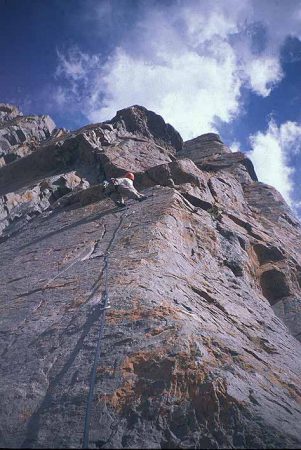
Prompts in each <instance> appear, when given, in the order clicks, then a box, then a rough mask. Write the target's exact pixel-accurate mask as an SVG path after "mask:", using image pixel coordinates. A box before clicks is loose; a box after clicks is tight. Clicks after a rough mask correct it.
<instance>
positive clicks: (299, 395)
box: [268, 371, 301, 404]
mask: <svg viewBox="0 0 301 450" xmlns="http://www.w3.org/2000/svg"><path fill="white" fill-rule="evenodd" d="M268 379H269V381H270V382H271V383H273V385H275V384H277V385H278V386H280V387H281V389H285V390H286V391H287V392H288V395H289V396H290V397H291V398H292V399H294V400H295V401H296V402H297V403H299V404H301V392H300V390H299V389H298V385H299V380H298V379H296V384H292V383H288V382H287V381H285V380H283V379H282V378H281V376H280V374H279V373H276V372H272V371H271V372H269V374H268Z"/></svg>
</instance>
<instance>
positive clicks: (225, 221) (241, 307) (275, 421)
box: [0, 106, 301, 448]
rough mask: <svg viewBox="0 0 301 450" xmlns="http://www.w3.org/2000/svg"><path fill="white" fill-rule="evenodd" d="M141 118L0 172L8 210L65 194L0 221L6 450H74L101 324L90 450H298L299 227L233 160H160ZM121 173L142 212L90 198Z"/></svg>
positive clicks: (173, 151) (209, 155)
mask: <svg viewBox="0 0 301 450" xmlns="http://www.w3.org/2000/svg"><path fill="white" fill-rule="evenodd" d="M133 108H134V115H135V117H137V114H138V117H139V118H140V119H141V120H140V119H139V121H138V123H140V124H142V125H141V126H142V130H140V131H141V132H140V131H138V132H137V129H135V130H133V129H130V130H128V129H127V128H126V126H127V121H126V120H123V123H122V125H121V126H118V127H116V128H114V123H116V120H113V122H114V123H113V124H112V123H106V124H96V125H93V126H88V127H85V128H83V129H81V130H79V131H77V132H72V133H70V134H69V135H68V136H61V137H56V138H54V141H53V142H52V143H49V145H47V146H42V147H40V148H39V149H38V150H37V151H36V152H34V153H33V154H32V155H29V156H27V157H25V158H22V159H20V160H19V161H16V162H14V163H12V164H9V165H7V166H6V167H3V168H2V169H0V189H1V192H2V194H3V199H4V202H5V201H6V202H7V199H8V198H10V196H14V195H15V196H16V195H19V196H20V197H22V196H24V194H25V193H26V192H28V191H30V190H31V191H33V190H34V189H36V187H37V186H41V185H42V186H43V184H42V183H43V182H45V180H46V181H47V180H48V184H49V176H50V177H54V178H55V177H63V178H64V180H65V181H64V183H65V184H66V183H67V181H66V180H69V190H68V192H66V191H65V192H64V191H62V192H61V194H59V193H58V194H57V198H56V199H55V200H53V199H51V198H50V197H49V199H48V205H47V204H45V207H44V208H42V207H41V204H40V203H39V200H38V198H40V197H39V195H37V196H36V197H35V199H32V200H28V201H27V202H25V201H21V200H20V201H19V203H20V204H22V205H23V209H22V211H21V212H20V213H19V216H18V218H17V219H13V218H12V213H11V211H7V210H5V212H6V213H7V217H8V224H7V225H6V226H5V227H4V230H3V238H2V243H1V244H0V246H1V255H2V262H3V263H2V265H1V269H0V270H1V283H2V289H1V291H2V297H1V303H0V308H1V330H0V331H1V334H0V336H1V361H2V363H1V379H2V380H3V381H2V383H1V387H0V397H1V405H2V412H1V422H0V423H1V425H0V430H1V434H0V442H1V445H2V446H8V447H30V448H49V447H51V448H55V447H59V448H70V447H80V446H81V445H82V439H83V422H84V415H85V408H86V403H87V396H88V388H89V379H90V372H91V367H92V362H93V358H94V354H95V348H96V342H97V335H98V330H99V325H100V323H101V319H102V318H103V315H104V314H106V321H105V329H104V336H103V339H102V347H101V355H100V356H101V357H100V362H99V364H98V366H97V378H96V387H95V393H94V400H93V410H92V418H91V424H90V427H91V429H90V446H91V447H92V448H140V447H141V448H281V447H288V448H298V447H299V446H300V431H301V430H300V423H301V422H300V415H301V407H300V356H301V354H300V353H301V347H300V343H299V342H298V341H297V339H296V338H298V337H300V331H301V329H300V328H301V324H300V299H301V287H300V285H301V282H300V280H301V270H300V267H301V265H300V263H301V261H300V259H301V248H300V224H299V222H298V221H297V219H296V218H295V217H294V216H293V214H292V212H291V211H290V210H289V208H288V207H287V205H286V204H285V202H284V200H283V199H282V197H281V196H280V194H279V193H277V191H275V190H274V189H273V188H271V187H269V186H266V185H264V184H263V183H259V182H258V181H256V174H255V173H254V169H253V167H252V164H251V163H250V161H249V160H247V158H246V157H245V156H244V155H243V154H241V153H238V154H232V153H228V152H227V151H224V150H222V151H221V148H223V145H222V143H221V141H220V139H219V138H217V137H215V136H214V135H213V136H214V142H218V145H215V144H214V145H211V146H209V147H210V148H209V149H208V151H206V145H207V144H204V145H203V144H202V145H203V147H202V148H200V151H201V152H204V153H202V155H201V156H200V155H198V154H197V149H195V148H194V149H193V152H192V151H191V147H190V145H187V146H185V143H184V146H183V149H182V150H178V149H177V148H175V147H173V146H172V145H171V139H170V135H168V136H167V135H165V137H164V136H163V138H164V139H166V141H165V143H164V145H163V146H162V145H161V144H162V142H160V144H159V143H158V142H159V141H158V134H157V135H156V131H154V130H153V129H152V132H150V130H149V129H147V132H146V131H145V127H146V126H147V123H148V119H147V115H146V116H143V114H146V113H145V109H144V108H141V109H139V107H137V106H135V107H133ZM133 108H129V112H126V113H124V112H123V116H125V117H128V116H129V117H132V116H133V111H132V109H133ZM137 108H138V113H137ZM141 117H142V118H141ZM151 117H152V116H151ZM162 120H163V119H162ZM135 123H136V124H137V121H136V122H135ZM155 123H157V122H155ZM159 125H160V127H159V129H160V130H161V131H162V122H161V121H160V120H159ZM131 126H132V125H131ZM147 133H149V135H148V136H146V135H147ZM154 135H156V136H154ZM166 136H167V137H166ZM175 136H177V135H176V134H175ZM205 136H206V137H205V138H204V139H202V138H201V139H197V141H198V142H203V143H204V142H205V143H206V142H207V141H208V135H205ZM210 136H212V135H210ZM124 137H126V139H123V138H124ZM137 139H138V140H137ZM160 139H162V135H161V137H160ZM158 146H159V147H158ZM185 148H186V149H187V153H185ZM177 150H178V151H177ZM46 155H47V158H46V160H45V156H46ZM33 161H34V162H35V165H34V167H35V172H34V173H32V172H31V171H30V167H32V162H33ZM24 168H26V170H24ZM129 168H130V169H131V170H133V171H134V172H135V173H136V175H137V177H136V178H137V186H138V187H139V189H140V190H143V193H144V194H145V195H147V196H148V198H147V200H145V201H144V202H142V203H135V202H134V201H129V202H128V205H129V207H128V209H126V210H120V209H118V208H115V207H114V205H113V203H112V202H111V201H110V200H109V199H105V198H103V194H102V191H101V189H100V187H99V185H98V183H99V182H100V181H102V179H103V178H104V177H105V176H111V175H112V174H115V175H121V174H122V173H124V171H125V170H128V169H129ZM16 174H19V176H18V177H16V176H15V175H16ZM70 174H73V175H74V177H77V178H78V179H77V184H76V183H75V186H71V184H72V183H71V182H70V176H71V175H70ZM47 177H48V178H47ZM68 177H69V178H68ZM54 182H55V179H54V180H52V183H54ZM14 183H15V184H14ZM70 183H71V184H70ZM14 186H15V187H16V189H15V190H14ZM50 190H51V187H50ZM18 198H19V197H18ZM42 200H43V196H42V198H41V199H40V202H41V201H42ZM49 200H50V201H49ZM32 202H35V204H36V205H37V206H38V207H39V208H40V210H37V213H36V214H35V215H34V216H30V217H27V216H28V209H29V208H30V207H32ZM44 202H45V200H44ZM6 207H7V205H6ZM216 211H217V213H216ZM16 224H19V225H18V226H16ZM108 249H109V251H110V270H109V272H108V287H109V294H110V303H111V308H110V309H109V310H107V311H106V313H104V312H103V311H101V310H100V307H99V305H100V302H101V300H102V297H103V292H104V284H105V273H104V263H105V260H104V257H105V255H106V252H107V250H108ZM276 314H277V315H278V316H279V317H280V318H281V319H280V318H279V317H277V315H276Z"/></svg>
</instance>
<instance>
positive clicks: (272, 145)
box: [248, 120, 301, 206]
mask: <svg viewBox="0 0 301 450" xmlns="http://www.w3.org/2000/svg"><path fill="white" fill-rule="evenodd" d="M250 141H251V146H252V151H251V152H250V153H249V154H248V156H249V157H250V159H251V160H252V162H253V163H254V166H255V170H256V173H257V175H258V178H259V180H260V181H262V182H264V183H267V184H270V185H272V186H274V187H275V188H276V189H278V190H279V192H280V193H281V194H282V195H283V197H284V198H285V200H286V201H287V202H288V204H289V205H290V206H294V203H295V198H294V192H295V191H296V187H297V186H296V183H298V180H297V179H296V177H295V175H296V173H295V169H294V168H293V165H295V164H294V162H296V160H298V159H299V164H300V163H301V161H300V159H301V124H297V123H296V122H290V121H288V122H285V123H283V124H281V125H280V126H277V124H276V123H275V122H274V121H273V120H271V121H270V123H269V126H268V129H267V130H266V132H258V133H256V134H254V135H252V136H251V137H250ZM299 164H298V165H299ZM296 206H298V205H297V204H296Z"/></svg>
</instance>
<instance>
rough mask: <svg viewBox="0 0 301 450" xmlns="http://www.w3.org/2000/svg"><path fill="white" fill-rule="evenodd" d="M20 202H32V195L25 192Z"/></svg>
mask: <svg viewBox="0 0 301 450" xmlns="http://www.w3.org/2000/svg"><path fill="white" fill-rule="evenodd" d="M22 200H24V201H25V202H26V201H27V202H30V201H31V200H33V193H32V192H30V191H26V192H25V193H24V194H23V196H22Z"/></svg>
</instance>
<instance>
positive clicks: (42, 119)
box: [0, 103, 55, 167]
mask: <svg viewBox="0 0 301 450" xmlns="http://www.w3.org/2000/svg"><path fill="white" fill-rule="evenodd" d="M54 131H55V123H54V122H53V120H52V119H51V118H50V117H49V116H23V114H22V113H21V112H20V111H19V110H18V108H16V107H15V106H13V105H8V104H4V103H0V167H1V166H4V165H5V164H8V163H11V162H13V161H15V160H16V159H18V158H21V157H23V156H26V155H28V154H30V153H32V152H33V151H34V150H35V149H36V148H37V147H38V146H39V144H40V143H41V141H43V140H46V139H49V138H50V137H51V134H52V133H53V132H54Z"/></svg>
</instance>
